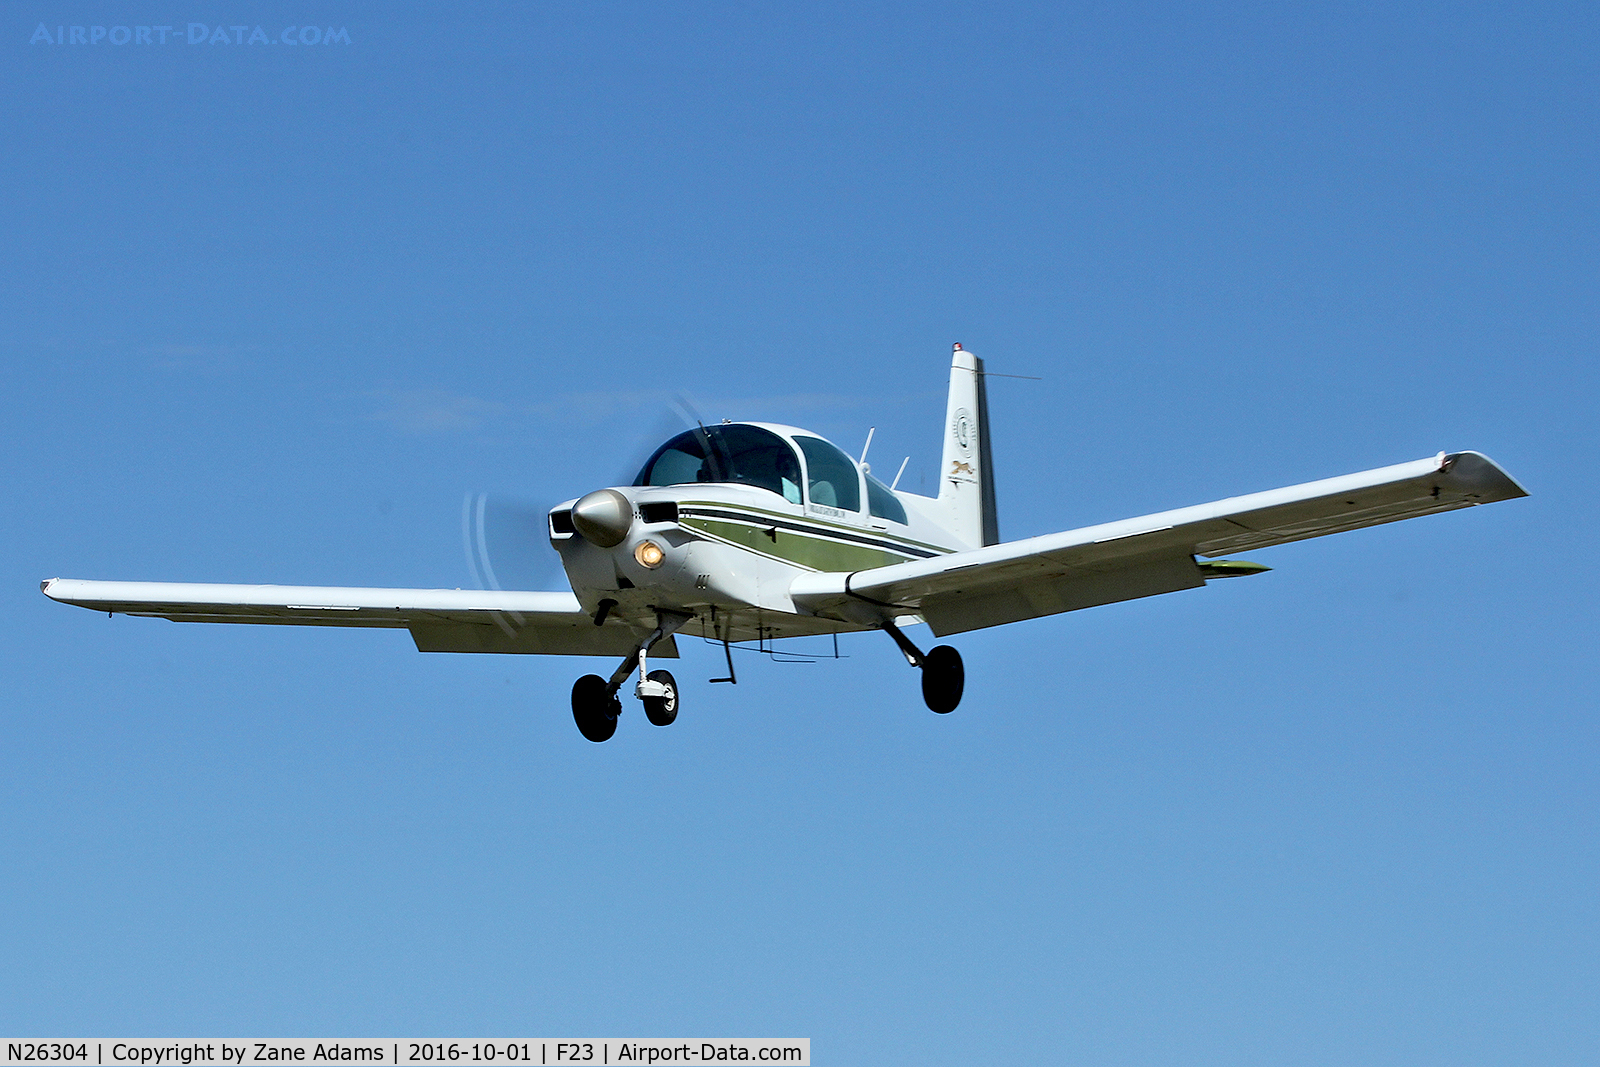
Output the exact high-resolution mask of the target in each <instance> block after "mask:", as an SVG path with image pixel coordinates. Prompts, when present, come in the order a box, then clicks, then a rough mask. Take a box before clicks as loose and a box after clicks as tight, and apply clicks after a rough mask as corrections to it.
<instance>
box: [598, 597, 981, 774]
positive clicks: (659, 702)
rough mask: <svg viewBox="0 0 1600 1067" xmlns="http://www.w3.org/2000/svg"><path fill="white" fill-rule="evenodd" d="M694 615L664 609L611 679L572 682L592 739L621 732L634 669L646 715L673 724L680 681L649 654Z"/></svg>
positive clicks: (657, 723)
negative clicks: (655, 665)
mask: <svg viewBox="0 0 1600 1067" xmlns="http://www.w3.org/2000/svg"><path fill="white" fill-rule="evenodd" d="M691 618H693V616H692V615H680V614H678V613H676V612H660V613H658V614H657V615H656V628H655V629H654V630H652V631H651V632H650V636H649V637H647V638H645V639H644V640H643V641H641V642H639V647H638V649H637V650H636V651H635V652H633V654H631V655H630V656H628V658H627V659H625V660H623V661H622V663H621V665H620V666H618V667H617V669H616V671H615V672H614V673H613V674H612V675H611V680H610V681H607V680H606V679H604V678H602V677H600V676H599V675H598V674H586V675H584V676H583V677H582V678H579V679H578V680H577V681H576V682H574V683H573V685H572V719H573V721H574V722H576V723H577V724H578V732H579V733H580V734H582V735H583V736H584V737H586V738H588V739H589V740H590V741H594V742H596V743H599V742H601V741H608V740H610V739H611V735H612V734H614V733H616V732H617V716H619V715H621V714H622V700H621V699H620V698H619V697H618V696H617V691H618V690H619V689H621V688H622V683H623V682H626V681H627V680H628V676H629V675H631V674H633V672H634V670H635V669H637V670H638V671H639V681H638V684H636V685H635V686H634V689H633V695H634V696H636V697H638V698H639V700H640V701H641V702H642V703H643V704H644V714H645V718H647V719H649V720H650V722H651V723H652V724H653V725H655V726H671V725H672V722H673V720H674V719H676V718H677V717H678V682H677V679H675V678H673V677H672V672H671V671H652V670H650V665H649V660H648V658H647V657H648V654H649V652H650V649H651V647H652V646H654V645H655V643H656V642H657V641H659V640H661V639H662V638H663V637H666V636H667V635H668V634H671V633H673V632H674V631H676V630H677V629H678V628H679V627H681V626H682V625H683V624H684V623H686V622H688V621H689V620H690V619H691ZM954 706H955V705H953V704H952V705H951V707H954Z"/></svg>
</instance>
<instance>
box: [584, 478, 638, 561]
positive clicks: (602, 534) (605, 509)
mask: <svg viewBox="0 0 1600 1067" xmlns="http://www.w3.org/2000/svg"><path fill="white" fill-rule="evenodd" d="M572 525H573V526H574V527H575V528H576V529H577V531H578V532H579V533H580V534H582V535H583V539H584V540H585V541H588V542H589V543H590V544H591V545H597V546H599V547H600V548H615V547H616V546H617V545H620V544H622V539H623V538H624V537H627V536H628V528H629V527H630V526H632V525H633V503H632V502H631V501H629V499H628V498H627V497H625V496H623V495H622V494H621V493H619V492H617V491H616V490H615V489H596V490H595V491H594V492H592V493H590V494H589V495H588V496H584V497H580V498H579V499H578V502H577V503H576V504H574V505H572Z"/></svg>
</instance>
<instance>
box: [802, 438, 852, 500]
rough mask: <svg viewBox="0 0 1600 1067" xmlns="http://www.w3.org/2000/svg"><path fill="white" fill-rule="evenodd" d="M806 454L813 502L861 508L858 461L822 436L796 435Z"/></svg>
mask: <svg viewBox="0 0 1600 1067" xmlns="http://www.w3.org/2000/svg"><path fill="white" fill-rule="evenodd" d="M795 441H796V443H798V444H799V445H800V451H802V452H804V453H805V454H806V473H807V475H808V476H809V478H810V483H811V484H810V488H811V502H812V503H813V504H826V505H827V506H828V507H830V508H842V509H844V510H845V511H860V510H861V477H860V475H859V474H858V473H857V471H856V465H855V462H854V461H853V460H852V459H851V458H850V457H849V456H847V455H845V454H844V453H843V452H841V451H839V450H838V449H837V448H835V447H833V446H832V445H830V444H829V443H828V442H826V441H824V440H822V439H821V438H820V437H796V438H795Z"/></svg>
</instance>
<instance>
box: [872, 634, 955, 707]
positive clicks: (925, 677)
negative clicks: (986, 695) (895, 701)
mask: <svg viewBox="0 0 1600 1067" xmlns="http://www.w3.org/2000/svg"><path fill="white" fill-rule="evenodd" d="M883 629H884V631H885V632H886V633H888V635H889V636H890V637H892V638H894V643H895V644H897V645H899V646H900V651H901V652H903V653H905V657H906V662H907V663H909V664H911V665H912V666H913V667H919V668H921V670H922V701H923V703H925V704H927V705H928V708H929V710H931V711H935V712H937V713H939V714H940V715H948V714H950V713H951V712H952V711H954V710H956V705H957V704H959V703H961V693H962V690H963V689H965V688H966V683H967V674H966V670H965V668H963V667H962V666H961V653H959V652H957V651H956V650H955V649H953V648H951V647H950V646H949V645H935V646H934V647H933V648H930V649H928V651H927V652H926V653H923V652H919V651H918V650H917V646H916V645H913V644H912V643H911V639H910V638H908V637H907V636H906V635H905V634H903V633H901V632H900V627H898V626H896V625H895V624H894V623H893V622H886V623H884V624H883Z"/></svg>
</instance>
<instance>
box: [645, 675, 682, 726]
mask: <svg viewBox="0 0 1600 1067" xmlns="http://www.w3.org/2000/svg"><path fill="white" fill-rule="evenodd" d="M649 677H650V680H651V681H652V682H660V683H662V684H663V685H665V686H666V687H667V688H668V690H669V692H668V693H667V695H666V696H664V697H645V698H644V700H643V704H644V717H645V718H647V719H649V720H650V722H651V724H652V725H655V726H671V725H672V720H674V719H676V718H677V717H678V680H677V679H676V678H674V677H672V672H671V671H651V672H650V675H649Z"/></svg>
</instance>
